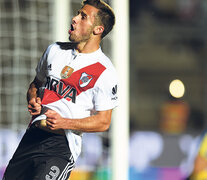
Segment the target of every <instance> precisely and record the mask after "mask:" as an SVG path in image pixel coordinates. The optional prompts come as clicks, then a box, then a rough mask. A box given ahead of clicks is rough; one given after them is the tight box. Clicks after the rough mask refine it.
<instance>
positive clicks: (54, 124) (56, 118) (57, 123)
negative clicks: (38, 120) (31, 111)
mask: <svg viewBox="0 0 207 180" xmlns="http://www.w3.org/2000/svg"><path fill="white" fill-rule="evenodd" d="M45 115H46V116H47V118H46V120H47V121H46V123H47V126H48V128H49V129H51V130H57V129H65V128H64V127H65V125H66V124H65V123H66V121H65V119H64V118H63V117H62V116H61V115H60V114H58V113H57V112H56V111H53V110H51V109H49V110H47V112H46V113H45Z"/></svg>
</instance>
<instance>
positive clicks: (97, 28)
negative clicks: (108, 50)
mask: <svg viewBox="0 0 207 180" xmlns="http://www.w3.org/2000/svg"><path fill="white" fill-rule="evenodd" d="M103 32H104V27H103V26H95V28H94V30H93V33H94V34H95V35H99V34H102V33H103Z"/></svg>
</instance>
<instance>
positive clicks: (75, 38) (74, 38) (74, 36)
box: [69, 26, 94, 43]
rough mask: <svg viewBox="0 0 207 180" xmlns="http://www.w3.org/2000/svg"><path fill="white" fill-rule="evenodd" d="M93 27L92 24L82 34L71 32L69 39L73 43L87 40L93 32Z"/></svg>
mask: <svg viewBox="0 0 207 180" xmlns="http://www.w3.org/2000/svg"><path fill="white" fill-rule="evenodd" d="M93 28H94V26H93V27H91V28H89V29H88V30H87V32H86V33H84V34H83V35H79V34H75V33H71V34H70V36H69V40H70V41H71V42H74V43H81V42H87V41H88V40H89V39H90V38H91V35H92V34H93Z"/></svg>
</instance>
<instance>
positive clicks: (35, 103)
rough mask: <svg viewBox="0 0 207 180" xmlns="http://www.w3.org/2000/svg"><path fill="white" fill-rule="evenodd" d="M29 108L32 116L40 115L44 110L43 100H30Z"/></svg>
mask: <svg viewBox="0 0 207 180" xmlns="http://www.w3.org/2000/svg"><path fill="white" fill-rule="evenodd" d="M27 107H28V111H29V113H30V114H31V115H32V116H35V115H39V114H40V112H41V109H42V106H41V99H40V98H39V97H37V98H32V99H30V100H29V102H28V106H27Z"/></svg>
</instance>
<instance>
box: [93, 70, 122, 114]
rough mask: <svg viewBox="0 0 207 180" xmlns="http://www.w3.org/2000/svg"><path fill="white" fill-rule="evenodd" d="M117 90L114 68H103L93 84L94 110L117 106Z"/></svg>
mask: <svg viewBox="0 0 207 180" xmlns="http://www.w3.org/2000/svg"><path fill="white" fill-rule="evenodd" d="M117 90H118V80H117V74H116V72H115V70H114V71H109V70H105V71H104V72H103V73H102V75H101V76H100V77H99V79H98V81H97V83H96V84H95V92H94V104H95V110H96V111H104V110H109V109H113V108H115V107H116V106H118V96H117Z"/></svg>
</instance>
